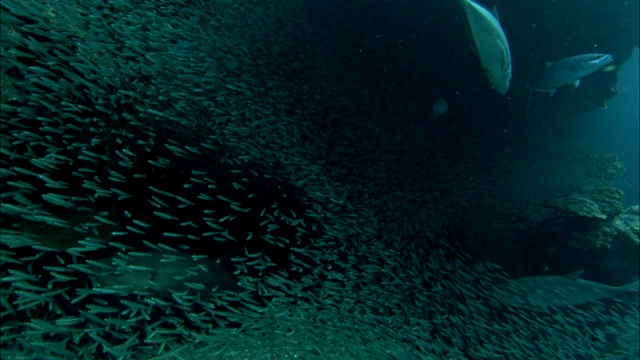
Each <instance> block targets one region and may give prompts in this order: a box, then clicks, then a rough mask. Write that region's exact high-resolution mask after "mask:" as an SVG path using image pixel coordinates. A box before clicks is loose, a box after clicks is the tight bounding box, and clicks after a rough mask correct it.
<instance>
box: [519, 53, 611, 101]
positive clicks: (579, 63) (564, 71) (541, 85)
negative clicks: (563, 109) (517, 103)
mask: <svg viewBox="0 0 640 360" xmlns="http://www.w3.org/2000/svg"><path fill="white" fill-rule="evenodd" d="M611 62H613V56H611V55H607V54H583V55H577V56H572V57H570V58H566V59H563V60H560V61H558V62H555V63H550V64H547V70H546V71H545V72H544V74H542V76H541V77H540V79H539V80H538V82H537V83H536V85H535V86H534V87H532V88H531V89H530V91H529V100H531V94H532V93H533V92H534V91H541V92H549V93H551V95H553V94H554V93H555V92H556V89H557V88H559V87H560V86H564V85H569V84H572V85H573V87H574V88H577V87H578V85H580V79H582V78H583V77H585V76H587V75H590V74H593V73H594V72H596V71H598V70H599V69H601V68H603V67H605V66H606V65H609V64H610V63H611Z"/></svg>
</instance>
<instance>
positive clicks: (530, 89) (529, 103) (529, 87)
mask: <svg viewBox="0 0 640 360" xmlns="http://www.w3.org/2000/svg"><path fill="white" fill-rule="evenodd" d="M527 89H529V100H527V109H528V108H529V105H531V96H532V95H533V91H534V89H533V87H531V86H529V85H527Z"/></svg>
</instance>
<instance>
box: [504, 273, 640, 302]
mask: <svg viewBox="0 0 640 360" xmlns="http://www.w3.org/2000/svg"><path fill="white" fill-rule="evenodd" d="M581 274H582V271H578V272H575V273H571V274H567V275H564V276H530V277H523V278H518V279H514V280H510V281H507V282H505V283H502V284H499V285H498V286H496V288H495V291H494V295H496V296H497V297H498V298H499V300H501V301H502V302H504V303H506V304H509V305H517V306H539V307H549V306H576V305H580V304H585V303H588V302H591V301H597V300H601V299H606V298H614V297H616V296H619V295H620V294H623V293H638V292H639V286H640V285H639V284H638V281H636V282H633V283H631V284H627V285H624V286H618V287H616V286H609V285H604V284H600V283H596V282H593V281H588V280H583V279H579V277H580V275H581Z"/></svg>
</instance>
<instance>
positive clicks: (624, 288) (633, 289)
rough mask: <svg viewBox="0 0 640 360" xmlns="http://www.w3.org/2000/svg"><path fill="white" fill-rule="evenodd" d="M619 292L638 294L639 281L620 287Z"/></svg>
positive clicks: (639, 288)
mask: <svg viewBox="0 0 640 360" xmlns="http://www.w3.org/2000/svg"><path fill="white" fill-rule="evenodd" d="M620 290H622V291H624V292H630V293H640V281H638V280H636V281H634V282H632V283H630V284H627V285H622V286H620Z"/></svg>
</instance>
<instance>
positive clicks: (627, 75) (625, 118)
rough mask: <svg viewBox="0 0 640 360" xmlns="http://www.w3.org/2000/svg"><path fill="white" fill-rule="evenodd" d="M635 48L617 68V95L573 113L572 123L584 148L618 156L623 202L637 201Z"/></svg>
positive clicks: (637, 152) (637, 121)
mask: <svg viewBox="0 0 640 360" xmlns="http://www.w3.org/2000/svg"><path fill="white" fill-rule="evenodd" d="M638 67H639V64H638V48H636V49H635V51H634V52H633V55H632V56H631V58H630V59H629V60H627V62H625V63H624V64H623V65H622V67H621V68H620V70H619V74H618V76H619V79H620V80H619V82H618V85H617V86H616V88H617V90H618V95H617V96H615V97H614V98H613V99H611V100H609V101H608V102H607V108H606V109H601V110H596V111H592V112H589V113H587V114H584V115H581V116H578V117H576V119H575V122H574V126H575V127H576V133H578V134H580V136H579V142H580V143H581V145H582V146H583V147H585V148H587V149H590V150H593V151H596V152H607V153H612V154H615V155H617V156H618V158H619V159H620V162H621V163H622V164H623V165H624V167H625V173H624V175H623V178H622V180H621V183H620V184H619V185H618V186H620V188H621V189H622V190H624V191H625V193H626V198H625V206H631V205H636V204H638V203H639V202H640V199H639V195H638V187H639V185H638V184H640V179H639V177H638V164H639V163H640V159H639V158H638V156H639V155H638V154H639V153H640V150H639V147H638V137H639V136H638V134H639V132H640V130H639V129H638V123H639V116H638V99H639V98H640V94H639V92H638V79H639V74H638Z"/></svg>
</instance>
